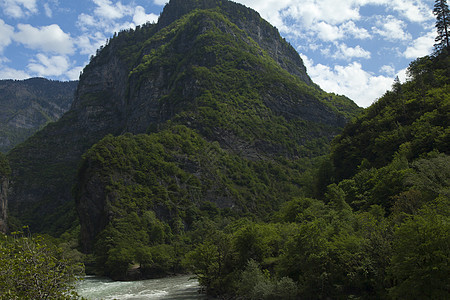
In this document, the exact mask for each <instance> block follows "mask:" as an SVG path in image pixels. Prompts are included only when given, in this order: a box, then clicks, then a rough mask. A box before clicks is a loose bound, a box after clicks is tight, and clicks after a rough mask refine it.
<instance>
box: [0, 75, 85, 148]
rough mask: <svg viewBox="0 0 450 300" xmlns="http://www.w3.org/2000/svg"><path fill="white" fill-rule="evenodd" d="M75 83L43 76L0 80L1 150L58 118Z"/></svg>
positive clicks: (69, 99)
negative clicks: (51, 79)
mask: <svg viewBox="0 0 450 300" xmlns="http://www.w3.org/2000/svg"><path fill="white" fill-rule="evenodd" d="M77 84H78V82H77V81H70V82H59V81H50V80H47V79H44V78H31V79H27V80H0V152H3V153H6V152H7V151H9V150H11V149H12V148H13V147H14V146H15V145H17V144H19V143H21V142H23V141H25V140H26V139H27V138H28V137H29V136H31V135H32V134H34V133H35V132H36V131H38V130H39V129H41V128H42V127H44V126H45V125H46V124H47V123H49V122H54V121H56V120H58V119H59V118H60V117H61V116H62V115H63V114H64V113H65V112H66V111H68V110H69V108H70V105H71V104H72V101H73V99H74V96H75V89H76V87H77Z"/></svg>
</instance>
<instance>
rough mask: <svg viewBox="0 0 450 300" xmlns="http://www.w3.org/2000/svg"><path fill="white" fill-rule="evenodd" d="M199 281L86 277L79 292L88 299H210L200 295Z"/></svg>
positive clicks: (181, 278)
mask: <svg viewBox="0 0 450 300" xmlns="http://www.w3.org/2000/svg"><path fill="white" fill-rule="evenodd" d="M199 289H200V286H199V284H198V281H197V280H195V279H192V277H191V276H176V277H169V278H161V279H150V280H142V281H129V282H128V281H127V282H121V281H112V280H109V279H105V278H98V277H89V276H88V277H86V278H85V279H84V280H83V281H81V282H80V283H78V285H77V292H78V294H79V295H80V296H82V297H84V298H87V299H104V300H110V299H120V300H122V299H133V300H138V299H142V300H143V299H168V300H189V299H208V297H206V296H205V295H202V294H199V292H198V291H199Z"/></svg>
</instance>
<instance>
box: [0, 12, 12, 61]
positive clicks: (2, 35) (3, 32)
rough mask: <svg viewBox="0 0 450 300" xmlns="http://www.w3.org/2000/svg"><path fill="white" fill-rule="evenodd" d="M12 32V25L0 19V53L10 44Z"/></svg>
mask: <svg viewBox="0 0 450 300" xmlns="http://www.w3.org/2000/svg"><path fill="white" fill-rule="evenodd" d="M13 34H14V27H12V26H10V25H8V24H6V23H5V22H4V21H3V20H2V19H0V53H2V52H3V49H5V47H7V46H9V44H11V41H12V36H13Z"/></svg>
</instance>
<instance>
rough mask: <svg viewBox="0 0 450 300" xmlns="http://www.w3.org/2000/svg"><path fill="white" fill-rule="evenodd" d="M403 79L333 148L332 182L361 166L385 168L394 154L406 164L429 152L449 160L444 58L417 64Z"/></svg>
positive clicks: (449, 75)
mask: <svg viewBox="0 0 450 300" xmlns="http://www.w3.org/2000/svg"><path fill="white" fill-rule="evenodd" d="M408 74H409V75H410V80H409V81H408V82H406V83H404V84H400V83H396V84H394V86H393V87H392V90H391V91H388V92H386V94H385V95H384V96H383V97H382V98H380V99H379V100H378V101H377V102H375V103H374V104H373V105H371V106H370V107H369V108H367V109H366V110H365V112H364V113H363V114H361V115H360V116H359V117H358V118H357V119H355V120H353V121H352V122H351V123H349V124H348V125H347V126H346V127H345V129H344V131H343V132H342V134H340V135H339V136H338V137H337V138H336V140H335V141H334V142H333V144H334V146H333V151H332V161H333V164H334V166H335V170H336V179H338V180H340V179H344V178H348V177H350V176H352V175H354V174H355V172H356V171H357V167H358V165H360V164H361V162H362V161H363V160H365V161H366V164H365V167H366V168H367V167H375V168H380V167H383V166H386V165H387V164H388V163H390V162H391V161H392V159H393V157H394V154H395V153H396V152H399V151H403V153H404V154H405V155H406V157H407V158H408V159H410V160H413V159H416V158H418V157H420V156H421V155H423V154H426V153H428V152H430V151H433V150H437V151H439V152H443V153H446V154H450V152H449V151H450V131H449V130H450V129H449V124H450V120H449V116H450V87H449V82H450V81H449V79H450V58H449V56H448V54H446V53H443V54H441V55H440V56H437V57H423V58H419V59H417V60H416V61H414V62H412V63H411V64H410V66H409V68H408Z"/></svg>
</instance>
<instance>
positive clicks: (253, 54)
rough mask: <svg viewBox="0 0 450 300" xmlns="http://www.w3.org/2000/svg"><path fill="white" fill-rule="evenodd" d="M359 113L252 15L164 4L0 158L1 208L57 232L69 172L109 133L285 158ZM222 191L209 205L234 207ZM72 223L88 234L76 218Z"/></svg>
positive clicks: (314, 151)
mask: <svg viewBox="0 0 450 300" xmlns="http://www.w3.org/2000/svg"><path fill="white" fill-rule="evenodd" d="M359 112H360V108H358V107H357V105H355V104H354V103H353V102H352V101H351V100H349V99H347V98H345V97H342V96H337V95H334V94H328V93H325V92H324V91H322V90H321V89H320V88H319V87H318V86H317V85H315V84H313V83H312V82H311V80H310V79H309V77H308V75H307V74H306V70H305V67H304V65H303V63H302V61H301V58H300V57H299V56H298V54H297V53H296V52H295V50H294V49H293V48H292V47H291V46H290V45H289V44H288V43H287V42H286V41H285V40H283V39H282V38H281V37H280V35H279V34H278V32H277V30H276V29H275V28H273V27H272V26H271V25H270V24H269V23H267V22H266V21H264V20H262V19H261V17H260V16H259V15H258V14H257V13H256V12H255V11H253V10H250V9H248V8H246V7H245V6H242V5H239V4H235V3H233V2H230V1H215V0H208V1H193V0H192V1H174V0H173V1H170V3H169V4H168V5H167V6H166V7H165V9H164V11H163V13H162V14H161V16H160V19H159V21H158V23H157V24H146V25H143V26H141V27H138V28H136V30H131V29H130V30H126V31H122V32H120V33H119V34H117V35H115V36H114V37H113V38H112V39H111V40H109V41H108V43H107V45H106V46H105V47H102V48H101V49H100V50H99V51H98V55H97V56H95V57H94V58H93V59H92V60H91V62H90V64H89V65H88V66H86V68H85V69H84V70H83V73H82V75H81V76H80V81H79V85H78V88H77V91H76V95H75V100H74V102H73V105H72V107H71V109H70V110H69V111H68V112H67V113H65V114H64V115H63V116H62V117H61V119H60V120H58V121H57V122H55V123H51V124H49V125H47V126H46V127H45V128H44V129H43V130H41V131H40V132H38V133H37V134H35V135H34V136H32V137H31V138H29V139H28V140H27V141H26V142H24V143H22V144H20V145H19V146H17V147H15V148H14V149H13V150H12V151H11V152H10V153H9V154H8V159H9V160H10V163H11V167H12V169H13V175H12V176H13V182H14V183H13V186H12V193H11V197H10V211H11V213H12V214H13V215H14V216H16V217H18V218H19V219H20V220H21V221H22V222H23V223H26V224H29V225H30V227H31V228H33V229H34V230H36V231H47V232H52V233H54V234H57V233H61V232H63V231H64V230H65V229H67V227H68V226H70V225H71V224H72V222H73V224H75V223H76V222H77V220H76V219H77V218H76V215H75V214H74V213H73V206H74V197H73V195H72V191H71V189H72V187H73V186H74V185H75V184H76V183H78V185H77V186H78V189H79V188H80V182H81V183H84V182H89V180H90V178H81V179H78V180H77V179H76V177H77V176H76V174H77V168H78V166H79V164H80V162H81V157H82V155H83V153H85V152H86V151H87V150H88V149H89V148H90V147H92V146H93V145H94V144H95V143H97V142H99V141H100V140H101V139H102V138H104V137H105V136H107V135H109V134H111V135H112V136H120V135H122V134H124V133H131V134H142V133H146V134H150V135H152V134H159V133H161V132H165V131H166V130H169V131H170V130H173V128H175V127H174V126H179V125H182V126H185V127H187V128H189V129H190V130H193V131H194V132H195V134H198V135H200V137H201V139H202V140H203V141H204V142H207V143H208V144H209V143H213V145H215V146H214V147H216V146H217V145H218V146H219V147H220V148H221V149H222V150H223V151H226V153H228V154H229V155H233V156H237V157H239V159H240V160H242V159H244V160H245V161H247V162H248V163H250V162H252V161H274V160H281V161H283V160H284V161H286V160H288V161H286V162H285V164H290V163H289V161H295V160H298V159H301V158H307V159H308V160H309V158H310V157H316V156H318V155H322V154H324V153H325V152H326V151H327V149H328V143H329V141H330V140H331V139H332V138H333V137H334V136H335V135H336V134H337V133H339V131H340V130H341V128H342V127H343V126H344V125H345V123H346V122H347V121H348V120H349V119H351V118H352V117H354V116H355V115H357V114H358V113H359ZM214 143H216V144H214ZM106 149H108V147H107V148H106ZM107 151H109V150H107ZM180 155H181V154H180ZM100 156H101V155H100ZM166 159H169V158H166ZM82 170H87V169H86V168H82ZM146 172H153V170H146ZM192 172H194V171H192V170H191V171H190V172H189V173H192ZM194 173H195V172H194ZM81 174H83V173H81ZM85 175H86V176H87V175H92V176H94V178H95V176H97V175H96V174H95V173H94V174H93V173H91V172H88V173H87V174H85ZM191 175H194V176H195V174H191ZM79 176H82V175H79ZM173 180H177V179H173ZM230 180H231V179H230ZM234 180H236V178H235V179H234ZM94 182H95V180H94ZM81 186H82V184H81ZM100 187H103V186H100ZM99 192H102V191H101V188H99ZM78 193H81V195H83V191H81V192H80V191H79V190H78ZM94 198H95V197H94ZM223 198H224V199H223V203H222V204H220V205H222V206H227V207H228V208H231V207H234V206H235V203H233V201H231V200H229V199H226V197H223ZM81 199H85V200H86V201H91V198H87V197H84V198H83V197H82V198H81ZM92 199H93V198H92ZM100 200H101V201H104V200H105V199H100ZM78 201H81V200H80V199H78ZM243 201H244V200H243ZM225 203H228V204H226V205H225ZM85 204H86V203H85ZM85 204H83V203H80V202H79V203H78V212H79V215H80V217H81V218H83V216H87V217H86V218H91V219H92V220H96V217H95V216H96V215H95V213H96V212H98V211H100V215H103V216H104V214H103V211H105V209H106V208H105V207H104V206H102V205H101V203H100V204H99V203H97V204H94V203H91V204H89V205H88V204H86V205H85ZM96 205H97V206H98V207H97V208H96ZM255 205H256V204H255ZM244 206H245V205H244ZM242 207H243V206H241V207H240V209H239V210H242V209H243V208H242ZM85 226H86V227H85ZM83 230H85V231H89V230H94V229H93V228H90V227H89V226H87V224H85V223H83V222H82V231H83ZM99 230H101V228H96V229H95V232H98V231H99ZM88 243H92V240H90V241H88Z"/></svg>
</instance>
